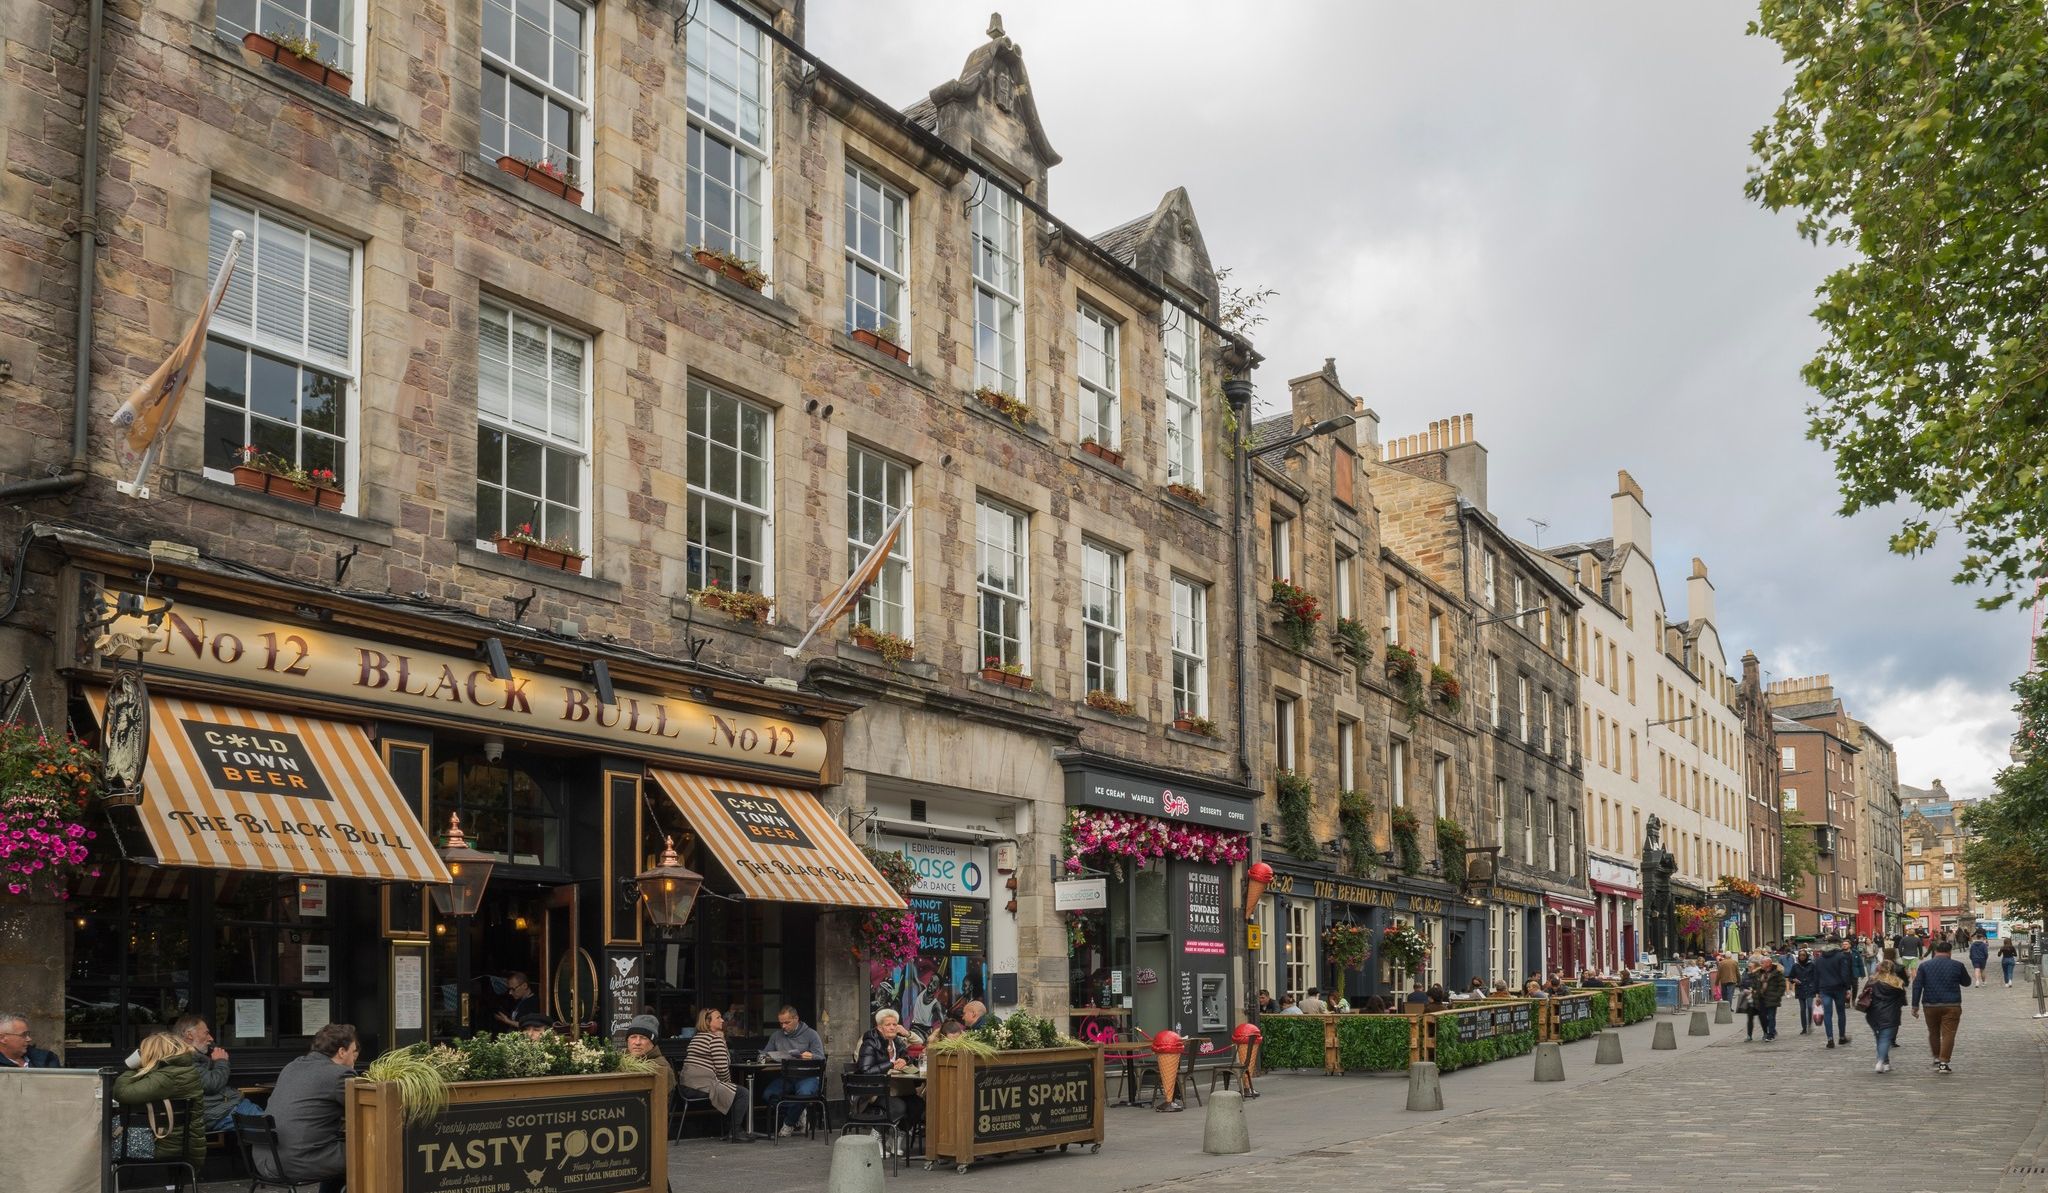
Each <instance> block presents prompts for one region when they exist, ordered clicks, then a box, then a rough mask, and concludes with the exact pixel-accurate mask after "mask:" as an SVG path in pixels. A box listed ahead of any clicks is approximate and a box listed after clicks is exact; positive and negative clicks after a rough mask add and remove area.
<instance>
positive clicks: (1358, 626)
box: [1337, 617, 1372, 665]
mask: <svg viewBox="0 0 2048 1193" xmlns="http://www.w3.org/2000/svg"><path fill="white" fill-rule="evenodd" d="M1337 649H1338V650H1340V651H1342V652H1343V653H1345V654H1348V655H1350V656H1351V657H1352V658H1353V659H1356V660H1357V661H1358V662H1359V664H1360V665H1363V664H1366V663H1370V662H1372V631H1371V630H1368V629H1366V628H1365V623H1364V622H1362V621H1360V620H1358V619H1357V618H1355V617H1340V618H1338V619H1337Z"/></svg>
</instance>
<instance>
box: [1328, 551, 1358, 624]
mask: <svg viewBox="0 0 2048 1193" xmlns="http://www.w3.org/2000/svg"><path fill="white" fill-rule="evenodd" d="M1331 560H1332V563H1331V568H1330V573H1331V586H1332V587H1334V588H1335V589H1336V592H1335V593H1333V594H1332V595H1333V597H1334V598H1335V600H1334V601H1333V602H1332V603H1334V604H1335V605H1336V606H1337V616H1338V617H1340V618H1350V617H1352V616H1354V614H1353V613H1352V611H1351V608H1352V598H1351V586H1352V583H1353V580H1354V577H1355V572H1354V567H1355V564H1354V561H1353V559H1352V555H1351V552H1349V551H1346V550H1345V549H1344V548H1342V547H1337V548H1334V549H1333V551H1332V552H1331Z"/></svg>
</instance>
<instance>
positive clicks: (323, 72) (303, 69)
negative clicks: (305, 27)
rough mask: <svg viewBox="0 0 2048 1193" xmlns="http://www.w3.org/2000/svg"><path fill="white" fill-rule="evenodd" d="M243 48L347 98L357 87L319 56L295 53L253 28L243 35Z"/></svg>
mask: <svg viewBox="0 0 2048 1193" xmlns="http://www.w3.org/2000/svg"><path fill="white" fill-rule="evenodd" d="M242 48H243V49H245V50H251V51H253V52H255V53H256V54H257V55H258V56H259V57H261V58H263V59H265V60H266V61H269V62H275V63H277V64H278V65H279V66H282V67H284V68H285V69H286V70H288V71H291V72H292V73H293V74H295V75H299V76H301V77H302V78H304V79H306V80H308V81H309V82H312V83H317V84H319V85H320V86H322V87H325V88H327V89H328V90H329V91H332V92H335V93H337V94H339V95H341V96H342V97H343V98H347V97H348V95H349V93H350V92H352V91H353V90H354V89H355V82H354V80H352V79H350V78H349V77H348V76H347V75H345V74H343V73H342V72H340V71H338V70H336V69H334V68H333V67H331V66H329V65H327V64H326V63H325V62H322V61H320V60H319V59H318V58H306V57H303V56H301V55H299V54H296V53H293V52H292V51H290V50H287V49H285V48H284V47H283V46H281V45H279V44H277V42H275V41H273V40H271V39H270V38H269V37H268V36H266V35H265V34H261V33H257V32H255V31H253V30H252V31H250V32H248V33H244V34H243V35H242Z"/></svg>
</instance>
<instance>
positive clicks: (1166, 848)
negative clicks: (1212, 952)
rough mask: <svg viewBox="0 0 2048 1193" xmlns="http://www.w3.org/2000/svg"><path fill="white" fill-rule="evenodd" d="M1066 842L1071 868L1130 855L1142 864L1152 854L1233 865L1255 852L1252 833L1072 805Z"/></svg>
mask: <svg viewBox="0 0 2048 1193" xmlns="http://www.w3.org/2000/svg"><path fill="white" fill-rule="evenodd" d="M1060 838H1061V842H1062V843H1063V844H1064V845H1065V847H1066V848H1065V849H1064V850H1063V851H1062V852H1063V854H1064V857H1065V861H1064V862H1063V863H1062V866H1063V867H1064V868H1065V870H1066V872H1067V873H1069V874H1079V873H1080V872H1081V871H1082V870H1084V869H1086V868H1087V865H1086V862H1085V860H1084V859H1087V858H1091V857H1102V858H1108V859H1110V860H1112V861H1117V860H1130V861H1135V862H1137V863H1139V864H1140V865H1142V864H1144V863H1145V862H1149V861H1151V860H1153V859H1154V858H1174V859H1176V860H1178V861H1183V862H1203V863H1206V864H1208V865H1212V866H1228V865H1234V864H1236V863H1238V862H1241V861H1243V860H1244V859H1245V858H1247V857H1250V856H1251V851H1252V850H1251V838H1250V837H1249V836H1248V835H1246V834H1244V833H1233V832H1231V831H1229V830H1228V829H1220V828H1207V827H1205V826H1202V825H1199V824H1180V823H1176V822H1174V821H1168V820H1161V819H1159V818H1158V817H1156V816H1135V815H1132V814H1131V813H1129V812H1105V811H1099V810H1096V809H1093V808H1073V809H1070V810H1069V811H1068V812H1067V826H1066V829H1065V830H1064V831H1063V832H1062V833H1061V834H1060Z"/></svg>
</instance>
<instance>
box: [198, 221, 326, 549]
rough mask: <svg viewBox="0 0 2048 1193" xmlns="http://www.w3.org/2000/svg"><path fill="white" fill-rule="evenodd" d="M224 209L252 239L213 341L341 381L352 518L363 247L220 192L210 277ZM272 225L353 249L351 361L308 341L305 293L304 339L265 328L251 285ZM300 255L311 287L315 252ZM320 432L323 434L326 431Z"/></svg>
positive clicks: (213, 471)
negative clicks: (242, 314) (240, 312)
mask: <svg viewBox="0 0 2048 1193" xmlns="http://www.w3.org/2000/svg"><path fill="white" fill-rule="evenodd" d="M221 208H228V209H230V210H232V211H234V212H236V213H238V214H240V215H242V216H245V217H247V218H246V220H237V221H230V222H231V223H232V224H233V226H234V227H239V228H243V229H244V230H246V231H247V232H248V233H249V236H248V239H247V240H245V241H243V242H242V253H241V256H240V257H239V258H238V259H237V260H236V263H235V275H234V277H233V278H232V279H230V281H229V285H228V288H227V292H226V293H225V294H223V295H222V296H221V303H220V306H219V308H217V309H216V310H215V311H214V313H213V318H212V320H211V321H210V322H209V323H208V324H207V329H206V335H207V339H209V340H213V339H218V340H222V341H224V342H226V343H230V344H233V345H234V346H236V347H238V348H243V349H247V350H249V351H251V352H261V353H264V354H265V355H268V356H272V357H279V358H282V359H284V360H286V361H289V362H291V363H292V364H294V365H296V366H298V367H299V368H301V369H305V368H312V369H317V370H319V371H320V372H322V373H326V374H329V375H331V376H336V377H339V378H341V381H342V389H343V392H344V395H345V396H344V398H343V401H342V407H343V416H344V417H345V418H346V419H347V425H346V430H345V433H344V434H343V436H342V449H341V456H342V461H343V464H342V468H341V469H340V472H341V475H340V476H339V477H337V478H336V479H337V480H338V482H339V483H340V484H341V486H342V507H341V512H342V513H344V514H349V515H353V514H355V513H356V511H357V510H358V509H359V508H360V504H361V495H360V492H359V490H360V489H361V488H362V486H361V485H360V484H358V483H357V481H358V478H359V477H360V476H361V474H362V469H361V465H360V460H361V456H362V384H361V381H362V351H363V246H362V244H361V242H359V241H355V240H351V239H348V238H347V237H343V236H337V235H335V234H334V233H332V232H326V231H323V230H321V229H319V228H317V227H315V226H314V225H312V224H308V223H306V222H305V221H303V220H298V219H294V218H292V217H291V216H287V215H283V214H281V213H279V212H277V211H275V210H273V209H272V208H269V207H265V206H264V205H263V204H261V203H257V202H255V201H254V200H251V199H244V198H242V197H241V196H239V195H234V194H230V193H226V192H222V193H218V194H215V195H214V196H213V198H212V201H211V202H210V203H209V204H208V205H207V220H208V225H207V226H208V231H207V242H208V246H209V248H208V254H207V257H208V261H207V273H208V275H209V276H211V275H212V274H214V273H217V272H218V271H219V267H220V257H221V254H220V253H219V252H215V251H213V249H212V240H213V236H212V225H213V222H214V219H215V213H216V212H217V211H218V210H219V209H221ZM269 226H275V227H278V228H282V229H287V230H291V231H295V232H297V233H299V234H300V235H301V236H303V237H304V238H305V239H306V240H307V241H312V240H319V241H323V242H325V243H326V244H328V245H329V246H331V247H335V248H343V249H346V250H348V254H349V300H348V301H349V306H348V356H347V358H346V359H343V358H341V357H338V356H333V355H330V354H328V353H325V352H320V351H318V350H316V349H314V348H312V347H310V345H309V344H308V342H307V341H308V338H309V337H310V334H311V331H310V327H309V323H310V319H311V314H310V303H311V299H310V297H307V298H306V299H305V300H304V302H303V304H302V306H301V311H300V338H299V341H298V342H297V343H293V342H292V341H289V340H286V339H284V338H283V337H282V336H279V335H276V334H273V333H271V332H268V331H264V330H263V329H262V328H261V327H260V326H259V321H258V319H257V317H256V308H255V305H254V304H255V302H256V300H257V297H258V296H259V295H260V293H261V291H260V290H252V289H251V287H252V286H259V285H260V284H261V273H262V271H263V268H264V267H263V261H262V254H263V248H262V241H263V235H262V232H263V229H264V228H265V227H269ZM223 251H224V249H223ZM302 256H303V257H304V265H303V267H302V269H301V271H300V278H299V282H300V285H301V287H302V288H303V289H307V290H308V291H309V290H310V287H309V286H308V285H307V283H308V276H307V275H308V274H309V273H310V271H311V269H312V256H311V254H310V253H309V252H304V251H303V250H302ZM243 306H246V308H247V309H248V312H249V314H248V318H247V319H246V320H238V319H237V318H236V310H237V309H238V307H243ZM243 397H244V400H245V401H249V400H250V398H249V395H248V394H247V393H246V392H245V393H244V395H243ZM202 405H208V406H211V405H221V406H223V407H224V408H226V409H234V407H232V406H228V405H227V404H225V403H213V402H212V401H211V400H210V399H208V400H206V401H205V402H203V403H202ZM242 410H243V427H244V429H245V431H246V428H247V427H248V420H249V419H250V418H253V417H256V415H254V414H252V413H251V412H250V408H249V407H248V406H244V407H243V408H242ZM273 421H274V420H273ZM202 425H203V423H202ZM293 425H294V426H301V425H303V424H299V423H294V424H293ZM315 433H316V434H319V433H321V432H315ZM300 434H301V435H303V434H304V432H303V431H301V432H300ZM242 442H243V443H247V442H249V439H247V438H245V439H243V440H242ZM204 460H205V456H204V453H203V452H202V453H201V471H202V474H203V475H204V476H206V478H207V479H209V480H216V481H220V482H222V483H224V484H232V483H234V472H233V471H232V470H231V469H222V468H213V467H210V466H207V465H206V464H205V463H204ZM294 463H296V461H294Z"/></svg>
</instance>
